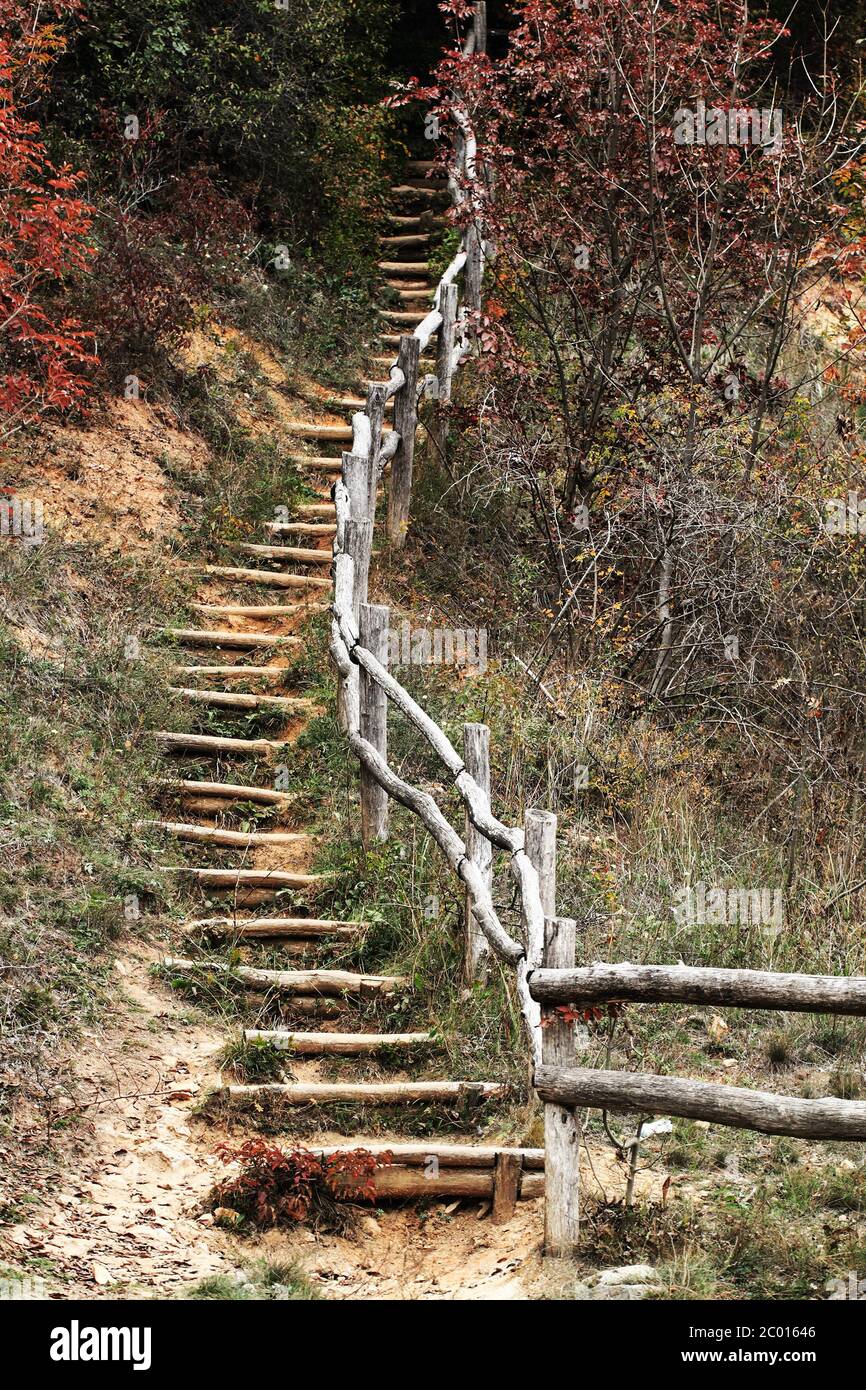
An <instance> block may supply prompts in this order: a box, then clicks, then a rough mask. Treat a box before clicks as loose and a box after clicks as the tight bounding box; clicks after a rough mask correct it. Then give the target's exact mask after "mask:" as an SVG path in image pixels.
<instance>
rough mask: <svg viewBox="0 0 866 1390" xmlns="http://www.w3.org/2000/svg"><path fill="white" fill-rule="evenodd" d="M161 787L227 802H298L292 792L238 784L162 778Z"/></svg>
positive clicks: (285, 803) (266, 803)
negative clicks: (217, 798)
mask: <svg viewBox="0 0 866 1390" xmlns="http://www.w3.org/2000/svg"><path fill="white" fill-rule="evenodd" d="M159 780H160V786H163V787H167V788H168V789H169V790H171V791H181V792H189V793H191V794H193V795H197V796H210V797H224V798H225V799H226V800H227V801H253V802H259V803H261V804H262V805H265V806H291V804H292V803H293V802H294V801H295V800H296V798H295V796H294V795H293V794H292V793H291V792H276V791H274V790H273V788H272V787H245V786H243V785H242V784H241V783H237V782H193V781H189V780H185V779H183V778H175V777H161V778H160V779H159Z"/></svg>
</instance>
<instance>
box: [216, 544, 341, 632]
mask: <svg viewBox="0 0 866 1390" xmlns="http://www.w3.org/2000/svg"><path fill="white" fill-rule="evenodd" d="M231 548H232V550H241V551H243V553H244V555H258V556H260V557H261V558H262V559H263V560H286V561H291V563H292V564H295V565H332V564H333V563H334V557H333V555H332V553H331V551H330V550H308V549H306V548H305V547H304V548H301V547H299V546H293V545H256V544H255V543H254V542H253V541H235V542H234V544H233V545H232V547H231ZM268 640H273V639H268V637H267V634H265V635H264V636H263V637H262V641H263V642H266V641H268ZM277 640H279V639H277ZM294 640H295V641H296V642H297V641H299V640H300V639H299V638H297V637H296V638H295V639H294Z"/></svg>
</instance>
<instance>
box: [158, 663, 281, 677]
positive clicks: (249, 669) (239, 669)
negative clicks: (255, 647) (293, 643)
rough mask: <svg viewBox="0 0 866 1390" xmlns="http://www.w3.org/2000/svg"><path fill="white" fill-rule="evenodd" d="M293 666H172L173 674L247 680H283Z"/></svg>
mask: <svg viewBox="0 0 866 1390" xmlns="http://www.w3.org/2000/svg"><path fill="white" fill-rule="evenodd" d="M291 669H292V668H291V666H242V665H241V664H240V662H238V664H237V666H172V668H171V673H172V675H173V676H222V677H223V678H226V679H237V678H238V677H240V676H243V678H244V679H245V680H275V681H276V680H279V681H281V680H283V678H284V677H285V676H287V675H289V673H290V672H291Z"/></svg>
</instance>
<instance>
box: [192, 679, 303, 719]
mask: <svg viewBox="0 0 866 1390" xmlns="http://www.w3.org/2000/svg"><path fill="white" fill-rule="evenodd" d="M169 689H170V691H171V693H172V695H182V696H183V698H184V699H185V700H190V701H191V702H192V703H194V704H197V705H212V706H213V707H214V708H215V709H282V710H285V711H286V712H287V713H289V714H312V713H313V711H314V710H315V709H316V706H315V704H314V703H313V701H312V700H304V699H296V698H294V697H293V696H291V695H245V694H241V693H240V692H239V691H235V690H199V688H198V687H197V686H189V685H172V686H170V687H169Z"/></svg>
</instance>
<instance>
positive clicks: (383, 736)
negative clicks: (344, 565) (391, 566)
mask: <svg viewBox="0 0 866 1390" xmlns="http://www.w3.org/2000/svg"><path fill="white" fill-rule="evenodd" d="M367 525H368V526H369V525H370V523H369V522H368V523H367ZM389 617H390V609H389V608H386V607H385V606H384V605H383V604H379V603H362V604H361V611H360V617H359V626H360V631H361V644H362V646H364V647H366V648H367V650H368V651H369V652H371V653H372V655H373V656H375V658H376V660H377V661H380V662H381V663H382V665H383V666H387V665H388V623H389ZM360 701H361V737H362V738H366V739H368V740H369V742H370V743H372V745H373V747H374V748H375V749H376V752H377V753H381V755H382V757H383V758H387V756H388V697H387V695H386V694H385V692H384V690H381V689H380V688H379V686H378V685H377V684H376V682H375V681H374V680H371V679H370V677H369V676H368V675H367V673H366V671H365V670H364V669H363V667H362V668H361V673H360ZM387 838H388V793H387V792H386V791H385V789H384V787H380V786H379V783H378V782H377V781H376V779H375V778H374V777H372V776H371V775H370V773H369V772H367V771H366V770H365V769H364V768H363V767H362V768H361V839H362V842H363V845H364V848H365V849H369V847H370V845H371V844H373V843H374V841H377V840H378V841H382V840H387Z"/></svg>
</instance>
